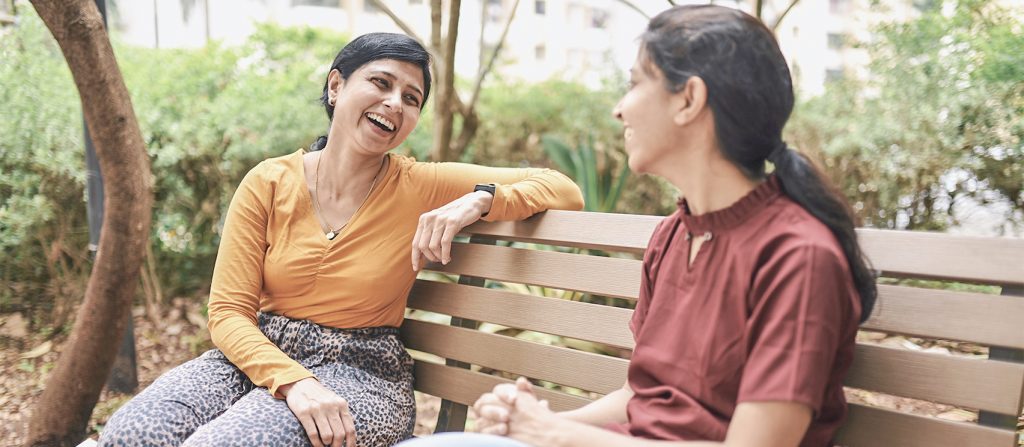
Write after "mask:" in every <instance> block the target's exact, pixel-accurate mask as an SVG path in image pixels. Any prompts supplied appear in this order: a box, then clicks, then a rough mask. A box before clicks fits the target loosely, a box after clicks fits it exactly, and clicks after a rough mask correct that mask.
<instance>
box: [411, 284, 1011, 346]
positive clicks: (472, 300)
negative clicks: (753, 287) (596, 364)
mask: <svg viewBox="0 0 1024 447" xmlns="http://www.w3.org/2000/svg"><path fill="white" fill-rule="evenodd" d="M878 291H879V304H878V305H876V306H875V312H874V314H873V315H872V317H871V319H869V320H868V321H867V322H866V323H864V325H863V326H862V328H863V329H868V330H873V331H881V332H888V333H893V334H901V335H908V336H913V337H925V338H937V339H941V340H956V341H967V342H972V343H978V344H982V345H987V346H993V345H994V346H1005V347H1009V348H1016V349H1024V331H1022V330H1020V326H1019V321H1021V319H1020V318H1012V317H1008V316H1013V315H1019V316H1021V318H1024V299H1021V298H1019V297H1008V296H999V295H985V294H979V293H964V292H953V291H948V290H931V289H920V288H915V287H903V286H890V285H880V286H879V287H878ZM409 307H413V308H417V309H423V310H428V311H432V312H438V313H443V314H446V315H454V316H458V317H464V318H469V319H473V320H480V321H488V322H491V323H496V324H501V325H505V326H512V327H517V328H522V329H529V330H532V331H538V332H544V333H548V334H554V335H561V336H564V337H571V338H577V339H580V340H587V341H593V342H597V343H603V344H607V345H610V346H615V347H620V348H628V349H632V347H633V336H632V334H631V333H630V332H629V327H628V322H629V317H630V315H631V313H630V311H629V310H627V309H621V308H614V307H610V306H598V305H592V304H587V303H578V302H568V301H565V300H560V299H554V298H543V297H535V296H529V295H523V294H519V293H514V292H506V291H500V290H494V289H483V288H479V287H468V286H460V285H455V284H446V283H439V282H434V281H425V280H419V281H417V282H416V285H415V286H414V288H413V291H412V293H410V294H409ZM495 309H501V311H500V312H496V311H495Z"/></svg>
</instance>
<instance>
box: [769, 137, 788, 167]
mask: <svg viewBox="0 0 1024 447" xmlns="http://www.w3.org/2000/svg"><path fill="white" fill-rule="evenodd" d="M788 151H789V145H787V144H786V142H785V141H781V140H780V141H779V144H778V145H776V146H775V149H772V152H771V153H770V154H768V161H770V162H772V164H776V165H777V164H779V161H780V160H781V159H782V157H784V156H785V155H786V153H787V152H788Z"/></svg>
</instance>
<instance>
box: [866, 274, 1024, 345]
mask: <svg viewBox="0 0 1024 447" xmlns="http://www.w3.org/2000/svg"><path fill="white" fill-rule="evenodd" d="M878 294H879V301H878V304H877V305H876V306H875V310H874V312H873V314H872V316H871V318H870V319H869V320H868V321H867V322H865V323H864V325H862V327H863V328H864V329H869V330H875V331H881V332H889V333H896V334H904V335H910V336H915V337H929V338H938V339H942V340H959V341H969V342H973V343H979V344H982V345H988V346H1005V347H1009V348H1017V349H1024V330H1022V329H1021V322H1022V321H1024V298H1021V297H1012V296H1000V295H985V294H980V293H965V292H954V291H949V290H931V289H920V288H915V287H902V286H890V285H879V286H878Z"/></svg>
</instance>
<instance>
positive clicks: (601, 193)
mask: <svg viewBox="0 0 1024 447" xmlns="http://www.w3.org/2000/svg"><path fill="white" fill-rule="evenodd" d="M588 140H589V141H588V142H586V143H581V144H579V145H578V146H577V147H576V148H575V149H574V148H570V147H569V146H568V145H566V144H565V143H563V142H562V141H561V140H559V139H557V138H554V137H551V136H549V135H545V136H544V137H542V138H541V141H542V142H543V144H544V151H545V152H546V153H547V155H548V157H549V158H550V159H551V160H553V161H554V162H555V164H557V165H558V167H559V169H561V170H562V172H564V173H565V174H566V175H568V176H569V177H571V178H572V179H573V180H574V181H575V182H576V184H577V185H579V186H580V189H581V190H582V191H583V201H584V203H585V204H586V208H585V209H586V211H600V212H605V213H607V212H611V211H614V210H615V205H616V204H618V202H619V197H620V195H621V193H622V185H624V184H625V183H626V179H627V178H629V164H627V163H626V161H625V160H620V161H618V162H617V163H616V162H615V161H614V160H612V157H611V156H610V155H609V154H608V153H607V152H601V153H597V151H595V150H594V141H593V138H589V139H588ZM616 164H618V169H616V167H615V165H616ZM616 171H617V172H616Z"/></svg>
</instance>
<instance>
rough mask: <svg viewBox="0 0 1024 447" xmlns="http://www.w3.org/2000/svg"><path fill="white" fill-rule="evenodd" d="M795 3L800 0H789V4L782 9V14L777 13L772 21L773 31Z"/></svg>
mask: <svg viewBox="0 0 1024 447" xmlns="http://www.w3.org/2000/svg"><path fill="white" fill-rule="evenodd" d="M797 3H800V0H790V2H789V6H787V7H786V9H785V10H783V11H782V14H779V16H778V17H776V18H775V20H774V21H773V22H772V32H773V33H774V32H775V31H777V30H778V29H779V25H781V24H782V19H784V18H786V14H789V11H791V10H792V9H793V7H794V6H796V4H797Z"/></svg>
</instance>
